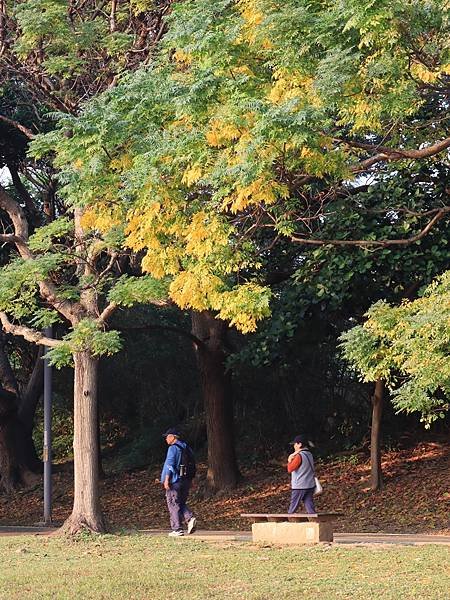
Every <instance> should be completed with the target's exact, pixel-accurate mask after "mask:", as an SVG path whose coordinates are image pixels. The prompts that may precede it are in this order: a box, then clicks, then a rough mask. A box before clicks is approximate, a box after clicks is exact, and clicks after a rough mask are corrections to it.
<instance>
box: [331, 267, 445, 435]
mask: <svg viewBox="0 0 450 600" xmlns="http://www.w3.org/2000/svg"><path fill="white" fill-rule="evenodd" d="M366 317H367V319H366V321H365V322H364V324H363V325H358V326H357V327H354V328H353V329H351V330H350V331H348V332H346V333H345V334H343V336H342V338H341V340H342V349H343V352H344V356H345V357H346V358H347V360H348V361H349V362H350V363H351V364H352V365H353V367H354V368H356V369H357V371H358V372H359V373H360V375H361V378H362V379H363V380H364V381H375V380H376V379H378V378H380V377H381V378H383V379H385V380H386V381H387V383H388V385H389V386H390V387H391V388H392V389H393V402H394V405H395V407H396V408H397V410H398V411H406V412H414V411H418V412H420V413H421V414H422V420H423V421H424V422H425V424H426V426H428V427H429V426H430V424H431V423H432V422H433V421H434V420H435V419H437V418H438V417H443V416H444V411H445V410H448V407H449V403H448V401H449V400H450V352H449V349H450V271H446V272H445V273H444V274H443V275H442V276H441V277H439V278H438V279H436V280H435V281H434V282H433V283H432V284H431V285H430V286H428V287H427V288H426V290H425V291H424V293H423V295H422V296H421V297H420V298H418V299H417V300H414V301H410V302H408V301H405V302H403V303H402V304H401V305H399V306H390V305H389V304H387V303H386V302H383V301H380V302H377V303H376V304H374V305H373V306H372V307H371V308H370V310H369V311H368V312H367V314H366Z"/></svg>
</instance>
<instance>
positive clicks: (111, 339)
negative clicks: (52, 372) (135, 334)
mask: <svg viewBox="0 0 450 600" xmlns="http://www.w3.org/2000/svg"><path fill="white" fill-rule="evenodd" d="M121 347H122V342H121V339H120V334H119V332H118V331H102V330H101V329H100V326H99V324H98V323H97V322H96V321H95V320H94V319H82V320H81V321H80V322H79V323H78V324H77V325H75V327H74V328H73V329H72V331H70V332H69V333H68V334H67V335H65V336H64V337H63V343H62V344H60V345H58V346H56V347H55V348H52V349H51V350H49V351H48V352H47V357H48V358H49V359H50V363H51V364H52V365H54V366H55V367H57V368H61V367H63V366H67V365H70V364H72V361H73V354H75V353H76V352H90V353H91V354H92V355H93V356H97V357H99V356H111V355H112V354H115V353H116V352H119V350H120V349H121Z"/></svg>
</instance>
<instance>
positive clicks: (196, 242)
mask: <svg viewBox="0 0 450 600" xmlns="http://www.w3.org/2000/svg"><path fill="white" fill-rule="evenodd" d="M185 243H186V252H187V253H188V254H189V255H190V256H193V257H195V258H199V259H201V258H206V257H208V256H210V255H212V254H213V252H214V251H215V250H217V248H218V247H219V246H226V245H227V243H228V236H227V233H226V231H225V230H224V228H223V225H222V223H221V221H220V219H219V218H218V217H217V216H215V215H207V214H206V213H205V212H203V211H200V212H198V213H196V214H195V215H194V216H193V217H192V220H191V222H190V224H189V225H188V227H187V228H186V232H185Z"/></svg>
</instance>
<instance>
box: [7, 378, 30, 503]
mask: <svg viewBox="0 0 450 600" xmlns="http://www.w3.org/2000/svg"><path fill="white" fill-rule="evenodd" d="M17 404H18V403H17V396H16V395H15V394H13V393H11V392H8V391H5V390H0V488H1V489H3V490H4V491H5V492H6V493H10V492H12V491H14V490H17V489H18V488H20V487H23V486H25V487H28V486H30V485H32V484H35V483H36V482H37V481H38V479H39V477H38V476H37V475H36V474H35V473H33V471H32V469H31V468H30V465H29V464H28V460H27V452H26V450H27V445H26V444H25V440H26V439H27V434H26V432H25V430H24V427H23V425H22V423H21V422H20V420H19V418H18V416H17Z"/></svg>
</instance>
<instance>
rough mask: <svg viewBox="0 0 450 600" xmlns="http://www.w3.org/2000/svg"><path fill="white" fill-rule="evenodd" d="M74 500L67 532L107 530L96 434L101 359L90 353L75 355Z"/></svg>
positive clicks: (66, 525)
mask: <svg viewBox="0 0 450 600" xmlns="http://www.w3.org/2000/svg"><path fill="white" fill-rule="evenodd" d="M74 363H75V376H74V438H73V458H74V476H75V482H74V502H73V509H72V514H71V515H70V517H69V518H68V519H67V521H66V522H65V523H64V525H63V530H64V531H66V532H68V533H77V532H79V531H83V530H88V531H93V532H97V533H102V532H104V531H106V523H105V519H104V517H103V514H102V510H101V506H100V495H99V476H98V435H97V376H98V361H97V359H95V358H94V357H93V356H92V355H91V354H90V353H89V352H79V353H76V354H75V355H74Z"/></svg>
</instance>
